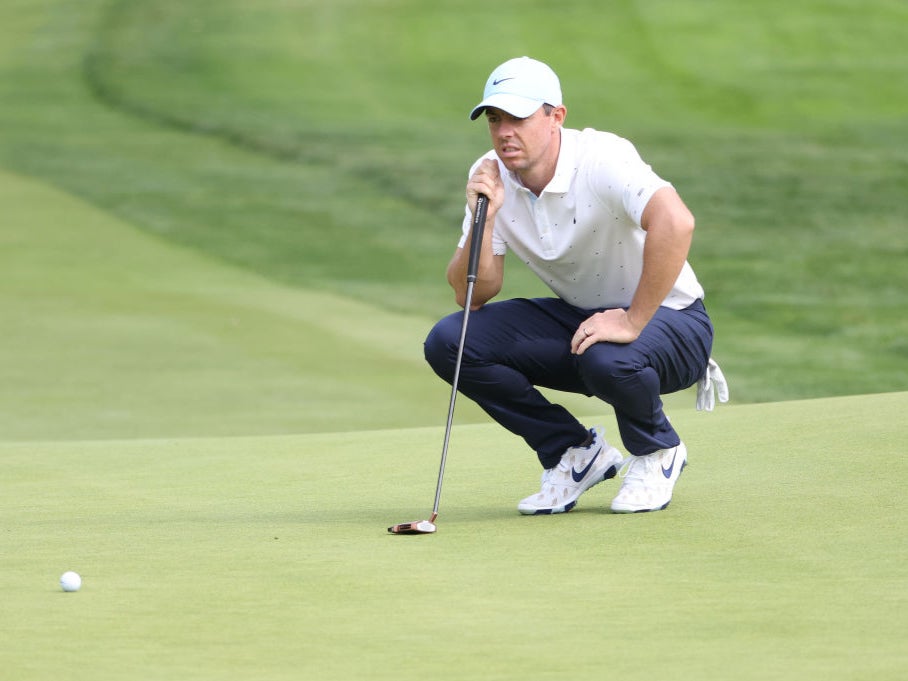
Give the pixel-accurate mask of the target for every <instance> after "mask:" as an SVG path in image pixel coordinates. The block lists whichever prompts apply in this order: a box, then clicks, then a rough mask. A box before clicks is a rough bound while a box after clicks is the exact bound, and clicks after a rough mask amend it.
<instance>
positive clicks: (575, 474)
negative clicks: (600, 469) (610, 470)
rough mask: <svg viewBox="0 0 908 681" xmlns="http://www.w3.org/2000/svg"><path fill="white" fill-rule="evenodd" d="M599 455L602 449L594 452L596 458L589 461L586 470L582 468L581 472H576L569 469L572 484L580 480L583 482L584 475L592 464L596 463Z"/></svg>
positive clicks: (574, 469)
mask: <svg viewBox="0 0 908 681" xmlns="http://www.w3.org/2000/svg"><path fill="white" fill-rule="evenodd" d="M600 454H602V448H600V449H599V451H598V452H596V456H594V457H593V458H592V459H590V462H589V463H588V464H587V465H586V468H584V469H583V470H582V471H578V470H577V469H576V468H574V467H573V466H572V467H571V477H572V478H573V479H574V482H580V481H581V480H583V479H584V478H585V477H586V474H587V473H589V472H590V468H592V467H593V464H594V463H596V459H598V458H599V455H600Z"/></svg>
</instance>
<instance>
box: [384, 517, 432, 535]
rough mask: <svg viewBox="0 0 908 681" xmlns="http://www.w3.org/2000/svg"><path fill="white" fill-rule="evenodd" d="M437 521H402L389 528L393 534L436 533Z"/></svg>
mask: <svg viewBox="0 0 908 681" xmlns="http://www.w3.org/2000/svg"><path fill="white" fill-rule="evenodd" d="M435 529H436V528H435V523H433V522H432V521H431V520H416V521H414V522H412V523H401V524H400V525H392V526H391V527H389V528H388V532H390V533H391V534H434V532H435Z"/></svg>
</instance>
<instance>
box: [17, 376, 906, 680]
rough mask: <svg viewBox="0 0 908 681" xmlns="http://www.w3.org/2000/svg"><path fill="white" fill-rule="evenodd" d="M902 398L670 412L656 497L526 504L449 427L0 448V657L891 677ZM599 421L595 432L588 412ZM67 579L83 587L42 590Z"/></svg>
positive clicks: (104, 662) (122, 674) (485, 447)
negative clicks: (679, 435)
mask: <svg viewBox="0 0 908 681" xmlns="http://www.w3.org/2000/svg"><path fill="white" fill-rule="evenodd" d="M906 409H908V393H894V394H889V395H876V396H863V397H845V398H832V399H823V400H809V401H802V402H786V403H778V404H764V405H744V406H730V405H727V406H724V407H722V408H720V409H717V410H716V411H715V412H713V413H712V414H705V413H702V412H696V411H694V410H693V409H692V408H688V409H686V410H683V409H682V410H677V411H676V412H675V414H674V421H675V422H676V424H678V425H679V427H680V428H681V429H682V431H683V432H684V433H685V439H686V441H687V444H688V447H689V450H690V465H689V466H688V467H687V469H686V470H685V472H684V474H683V475H682V477H681V479H680V482H679V484H678V487H677V488H676V491H675V498H674V500H673V501H672V504H671V505H670V506H669V508H668V509H667V510H666V511H664V512H660V513H653V514H638V515H632V516H623V515H615V514H611V513H609V512H608V510H607V509H608V504H609V501H610V499H611V495H612V494H613V493H614V491H615V490H616V489H617V483H615V482H614V481H609V482H606V483H603V484H602V485H600V486H598V487H595V488H593V489H592V490H590V491H589V492H588V493H587V494H585V495H584V496H583V497H581V499H580V503H579V504H578V506H577V508H576V509H575V510H574V511H572V512H571V513H568V514H565V515H561V516H539V517H526V516H521V515H519V514H518V513H517V511H516V503H517V501H518V500H519V499H520V498H522V497H523V496H525V495H526V494H527V493H528V492H530V491H533V490H534V489H535V488H536V486H537V485H538V470H537V467H536V463H535V457H533V455H532V454H531V453H529V452H527V451H526V449H525V447H524V445H523V444H522V443H521V442H519V441H518V440H516V439H515V438H513V437H512V436H510V435H508V434H506V433H504V432H502V430H501V429H499V428H497V427H495V426H494V425H490V424H485V425H472V426H458V427H456V428H455V429H454V432H453V436H452V443H451V447H452V448H451V457H450V459H449V462H448V470H447V476H446V480H445V487H444V490H443V496H442V504H441V514H440V516H439V519H438V532H437V534H434V535H424V536H411V537H406V536H392V535H389V534H387V533H386V529H385V528H386V527H387V526H388V525H390V524H392V523H396V522H402V521H408V520H415V519H419V518H424V517H426V515H427V514H428V511H429V509H430V508H431V504H432V497H433V493H434V484H435V473H436V472H437V462H438V452H439V449H440V443H441V439H442V434H443V432H442V431H443V429H442V428H441V427H434V428H421V429H403V430H384V431H361V432H356V433H331V434H322V435H319V434H313V435H304V436H283V437H260V438H228V439H183V440H166V439H161V440H122V441H103V442H98V441H95V442H81V443H77V442H72V443H40V442H28V443H10V444H0V460H2V461H3V462H4V474H3V476H2V478H0V497H2V499H3V504H2V505H0V527H2V528H3V529H2V532H0V556H2V558H0V574H2V577H3V584H4V598H3V601H4V617H3V621H2V623H0V635H2V638H3V641H4V645H3V647H2V649H0V664H2V668H3V670H4V674H5V675H6V676H7V677H8V678H15V679H19V680H21V681H28V680H31V679H61V678H86V679H87V678H91V679H102V680H103V679H174V678H179V679H185V680H187V681H191V680H194V679H225V678H256V679H300V678H305V679H315V678H317V679H324V680H326V681H331V680H333V679H337V680H338V681H346V680H347V679H389V680H391V679H394V680H402V679H403V680H410V679H412V680H414V681H415V680H417V679H428V678H433V679H452V680H453V679H465V678H471V679H525V678H541V679H556V678H565V677H570V678H574V679H590V680H592V679H603V678H616V679H627V680H629V681H636V680H640V681H643V680H645V679H653V678H671V679H679V680H687V679H690V680H691V681H703V680H709V679H716V680H720V679H721V680H725V679H729V678H734V679H741V680H744V681H748V680H751V679H752V680H754V681H757V680H760V681H762V680H764V679H767V678H771V679H786V680H787V679H790V680H792V681H796V680H797V681H803V680H804V679H827V680H828V679H861V678H874V679H893V680H894V679H897V678H899V677H900V676H901V674H902V672H903V671H904V669H905V668H906V664H908V651H906V649H905V645H904V636H903V633H904V631H905V626H906V624H908V616H906V612H908V610H906V606H908V602H906V600H908V599H906V594H905V589H904V588H903V587H904V581H905V567H904V566H905V561H906V559H908V545H906V543H905V531H904V526H905V521H906V516H905V510H904V504H903V503H902V491H901V490H902V481H903V480H904V477H905V475H908V466H906V462H905V457H904V456H902V452H903V450H904V442H903V440H904V435H905V429H904V418H903V415H904V413H905V411H906ZM604 425H605V426H606V428H607V429H609V430H610V431H611V432H612V433H613V432H614V429H613V428H610V426H611V424H610V423H609V422H607V421H606V422H605V424H604ZM65 570H75V571H77V572H79V573H80V574H81V575H82V577H83V580H84V584H83V587H82V589H81V591H79V592H78V593H64V592H63V591H61V589H60V587H59V586H58V584H57V579H58V578H59V576H60V575H61V574H62V573H63V572H64V571H65Z"/></svg>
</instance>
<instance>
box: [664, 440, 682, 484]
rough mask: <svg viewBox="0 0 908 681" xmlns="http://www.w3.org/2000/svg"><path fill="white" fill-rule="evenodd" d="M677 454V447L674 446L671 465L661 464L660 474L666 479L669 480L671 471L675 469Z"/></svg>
mask: <svg viewBox="0 0 908 681" xmlns="http://www.w3.org/2000/svg"><path fill="white" fill-rule="evenodd" d="M676 456H678V448H677V447H675V453H674V454H672V465H671V466H669V467H668V468H666V467H665V466H662V475H664V476H665V479H666V480H670V479H671V477H672V471H673V470H675V457H676Z"/></svg>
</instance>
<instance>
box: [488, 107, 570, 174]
mask: <svg viewBox="0 0 908 681" xmlns="http://www.w3.org/2000/svg"><path fill="white" fill-rule="evenodd" d="M564 113H565V109H564V107H555V108H554V109H553V110H552V112H551V113H550V114H549V115H546V113H545V107H539V109H537V110H536V112H535V113H534V114H533V115H531V116H529V117H527V118H517V117H516V116H512V115H511V114H509V113H507V112H505V111H502V110H501V109H495V108H492V107H490V108H488V109H486V120H487V122H488V124H489V134H490V135H491V137H492V145H493V146H494V148H495V153H497V154H498V158H500V159H501V162H502V163H504V165H505V167H506V168H507V169H508V170H511V171H514V172H516V173H518V174H519V175H523V174H528V173H532V172H534V171H539V170H542V169H543V167H548V166H549V165H551V168H552V169H554V166H555V164H556V163H557V161H558V149H559V141H560V128H561V124H562V122H563V121H564Z"/></svg>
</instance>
